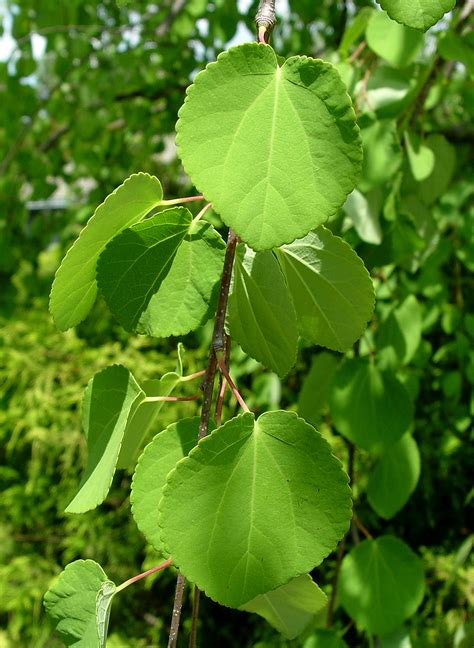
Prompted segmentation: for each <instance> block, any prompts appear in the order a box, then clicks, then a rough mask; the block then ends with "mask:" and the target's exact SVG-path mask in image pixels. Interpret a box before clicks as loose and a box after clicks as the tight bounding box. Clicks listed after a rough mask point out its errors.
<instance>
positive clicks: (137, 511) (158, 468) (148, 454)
mask: <svg viewBox="0 0 474 648" xmlns="http://www.w3.org/2000/svg"><path fill="white" fill-rule="evenodd" d="M198 432H199V418H198V417H195V418H190V419H181V420H180V421H178V422H177V423H172V424H171V425H169V426H168V427H167V428H166V429H165V430H163V431H162V432H160V433H159V434H157V435H156V436H155V438H154V439H153V441H152V442H151V443H149V444H148V445H147V447H146V448H145V450H144V451H143V453H142V455H141V456H140V459H139V460H138V464H137V468H136V470H135V474H134V476H133V481H132V493H131V496H130V501H131V505H132V513H133V517H134V520H135V522H136V523H137V526H138V528H139V529H140V531H141V532H142V533H143V535H144V536H145V538H146V539H147V542H149V543H150V544H151V545H152V546H153V548H154V549H156V551H158V552H159V553H160V554H162V555H165V554H166V552H165V551H164V549H163V546H162V543H161V539H160V531H159V527H158V504H159V503H160V500H161V491H162V489H163V486H164V484H165V483H166V477H167V476H168V473H170V472H171V470H173V468H174V467H175V465H176V464H177V463H178V461H179V460H180V459H182V458H183V457H187V455H188V454H189V452H190V450H192V448H194V446H195V445H196V443H197V439H198Z"/></svg>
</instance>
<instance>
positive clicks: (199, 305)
mask: <svg viewBox="0 0 474 648" xmlns="http://www.w3.org/2000/svg"><path fill="white" fill-rule="evenodd" d="M224 254H225V243H224V241H223V240H222V237H221V236H220V234H219V233H218V232H216V230H215V229H214V228H213V227H212V225H210V224H209V223H205V222H197V223H195V224H194V225H193V227H192V231H190V232H189V233H188V234H186V236H185V237H184V239H183V242H182V243H181V245H180V246H179V248H178V251H177V252H176V256H175V257H174V259H173V261H172V263H171V267H170V269H169V271H168V274H167V275H166V276H165V278H164V279H163V282H162V283H161V284H160V286H159V289H158V292H156V293H155V294H154V295H152V297H151V299H150V302H149V304H148V307H147V308H146V310H145V311H144V312H143V314H142V316H141V318H140V323H139V326H138V329H137V330H138V332H139V333H146V334H148V335H153V336H154V337H169V336H170V335H175V336H177V335H185V334H186V333H189V332H190V331H194V330H195V329H197V328H198V327H199V326H201V325H202V324H204V322H205V321H207V320H208V319H209V317H210V315H211V312H212V311H213V310H215V306H216V301H217V299H216V298H217V291H216V288H218V284H219V279H220V276H221V273H222V266H223V263H224ZM212 314H214V313H213V312H212Z"/></svg>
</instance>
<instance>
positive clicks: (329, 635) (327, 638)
mask: <svg viewBox="0 0 474 648" xmlns="http://www.w3.org/2000/svg"><path fill="white" fill-rule="evenodd" d="M303 648H349V646H348V645H347V644H346V642H345V641H344V639H341V637H340V636H339V635H338V634H337V632H335V631H334V630H316V632H314V634H312V635H311V637H309V638H308V639H306V641H305V642H304V644H303Z"/></svg>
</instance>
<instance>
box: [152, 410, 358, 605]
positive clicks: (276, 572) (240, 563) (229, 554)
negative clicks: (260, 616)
mask: <svg viewBox="0 0 474 648" xmlns="http://www.w3.org/2000/svg"><path fill="white" fill-rule="evenodd" d="M159 508H160V511H159V525H160V528H161V539H162V541H163V544H164V547H165V549H166V551H167V553H168V554H170V555H172V556H173V560H174V563H175V564H176V565H177V566H178V567H179V569H180V571H181V572H182V573H183V575H184V576H185V577H186V578H188V579H189V580H190V581H191V582H193V583H196V584H197V585H198V587H199V588H200V589H202V590H204V591H205V592H206V593H207V595H208V596H210V597H211V598H213V599H215V600H216V601H218V602H219V603H221V604H223V605H228V606H230V607H239V606H240V605H243V604H245V603H247V602H248V601H249V600H251V599H253V598H255V597H256V596H258V595H259V594H264V593H266V592H269V591H271V590H273V589H276V588H277V587H280V586H281V585H284V584H285V583H287V582H288V581H289V580H290V579H291V578H295V577H296V576H298V575H300V574H302V573H308V572H309V571H310V570H311V569H312V568H313V567H314V566H315V565H318V564H319V563H320V562H321V561H322V560H323V559H324V558H325V557H326V556H327V555H328V554H329V553H330V552H331V551H332V550H333V549H334V548H335V546H336V544H337V542H338V541H339V540H340V539H341V538H342V537H343V535H344V533H345V531H346V530H347V526H348V523H349V519H350V516H351V502H350V489H349V488H348V486H347V475H346V474H345V472H344V471H343V470H342V467H341V464H340V462H339V461H338V460H337V459H336V458H335V457H334V456H333V455H332V454H331V450H330V447H329V445H328V443H327V442H326V441H325V440H324V439H323V438H322V437H321V435H320V434H319V433H318V432H317V431H316V430H315V429H314V428H313V427H312V426H310V425H308V424H307V423H306V422H305V421H303V419H300V418H298V417H297V416H296V414H294V413H292V412H283V411H274V412H266V413H265V414H262V415H261V416H260V418H259V419H258V420H257V421H255V419H254V416H253V414H251V413H247V414H243V415H241V416H238V417H236V418H234V419H232V420H230V421H228V422H227V423H225V425H223V426H222V427H220V428H218V429H217V430H215V431H214V432H212V434H211V435H210V436H208V437H206V438H204V439H203V440H202V441H200V442H199V444H198V446H197V447H196V448H194V450H192V451H191V452H190V453H189V455H188V456H187V457H186V458H185V459H182V460H181V461H180V462H179V463H178V464H177V466H176V468H175V469H174V470H173V471H172V472H171V473H170V475H169V476H168V480H167V483H166V485H165V486H164V488H163V497H162V499H161V502H160V507H159ZM183 529H185V532H183Z"/></svg>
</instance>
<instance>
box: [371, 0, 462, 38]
mask: <svg viewBox="0 0 474 648" xmlns="http://www.w3.org/2000/svg"><path fill="white" fill-rule="evenodd" d="M377 2H378V3H379V4H380V6H381V7H382V9H385V11H386V12H387V13H388V15H389V16H390V18H392V19H393V20H396V21H397V22H399V23H401V24H403V25H406V26H407V27H413V29H420V30H422V31H426V30H427V29H429V28H430V27H432V26H433V25H435V24H436V23H437V22H438V20H440V19H441V18H442V17H443V16H444V14H445V13H446V12H448V11H451V9H453V8H454V5H455V4H456V0H377Z"/></svg>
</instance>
